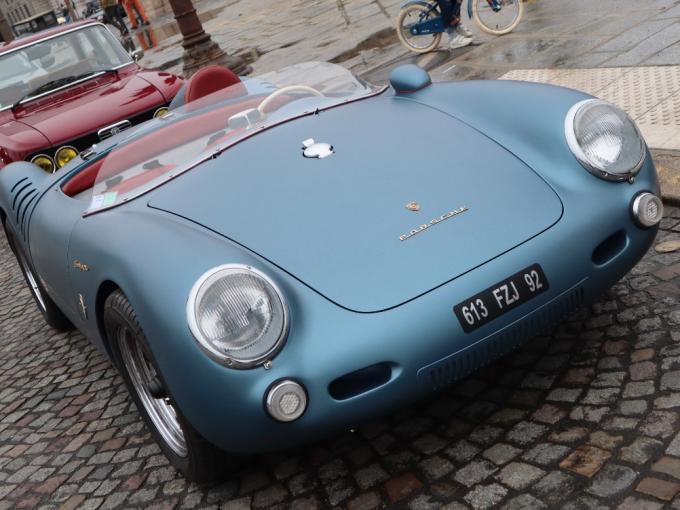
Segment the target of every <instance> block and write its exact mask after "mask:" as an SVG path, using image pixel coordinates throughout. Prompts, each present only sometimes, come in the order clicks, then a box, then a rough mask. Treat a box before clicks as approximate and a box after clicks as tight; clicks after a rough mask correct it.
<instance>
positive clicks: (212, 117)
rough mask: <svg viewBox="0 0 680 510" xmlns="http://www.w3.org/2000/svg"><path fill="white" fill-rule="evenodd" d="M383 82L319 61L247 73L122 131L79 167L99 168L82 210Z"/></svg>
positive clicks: (129, 194) (116, 200) (157, 182)
mask: <svg viewBox="0 0 680 510" xmlns="http://www.w3.org/2000/svg"><path fill="white" fill-rule="evenodd" d="M385 88H386V87H375V86H373V85H369V84H367V83H365V82H363V81H361V80H359V79H357V78H356V77H355V76H354V75H353V74H352V73H351V72H350V71H348V70H347V69H345V68H343V67H341V66H338V65H335V64H328V63H319V62H309V63H305V64H298V65H295V66H291V67H287V68H284V69H282V70H280V71H277V72H273V73H268V74H265V75H261V76H259V77H256V78H249V79H244V80H243V81H242V82H239V83H236V84H234V85H232V86H230V87H227V88H224V89H221V90H218V91H216V92H214V93H212V94H209V95H206V96H204V97H201V98H200V99H197V100H195V101H191V102H189V103H186V104H185V105H183V106H181V107H180V108H177V109H173V110H172V111H171V112H170V113H168V114H167V115H165V116H164V117H161V118H157V119H153V120H151V121H149V123H147V124H146V125H145V126H144V128H143V129H141V130H140V132H138V133H132V134H129V135H126V134H125V133H124V134H121V135H119V137H120V141H119V142H117V143H116V144H115V146H114V147H113V148H111V149H110V150H109V151H108V152H107V153H105V154H103V155H101V156H100V157H98V158H95V159H93V161H92V163H91V164H88V166H87V167H86V168H85V169H84V170H82V172H79V173H78V174H76V175H80V173H83V172H88V173H95V172H96V177H95V178H94V181H93V182H94V185H93V186H92V188H91V189H88V190H85V191H83V192H81V193H80V195H79V196H77V197H75V198H81V199H84V200H90V205H89V207H88V209H87V211H86V212H85V213H84V215H89V214H93V213H95V212H99V211H101V210H105V209H110V208H111V207H115V206H117V205H120V204H121V203H124V202H127V201H129V200H131V199H133V198H136V197H138V196H140V195H143V194H145V193H147V192H148V191H150V190H152V189H154V188H157V187H158V186H161V185H162V184H164V183H165V182H167V181H169V180H170V179H173V178H175V177H177V176H178V175H180V174H182V173H184V172H186V171H188V170H190V169H192V168H195V167H196V166H197V165H199V164H200V163H202V162H204V161H207V160H208V159H211V158H216V157H218V156H219V155H220V154H221V153H222V152H223V151H225V150H227V149H228V148H229V147H231V146H232V145H234V144H236V143H238V142H240V141H242V140H244V139H246V138H249V137H251V136H254V135H256V134H257V133H260V132H262V131H263V130H266V129H269V128H272V127H274V126H276V125H278V124H281V123H283V122H287V121H289V120H292V119H295V118H298V117H302V116H305V115H313V114H316V113H318V112H321V111H323V110H326V109H329V108H333V107H335V106H338V105H341V104H344V103H348V102H351V101H356V100H360V99H363V98H366V97H370V96H373V95H376V94H379V93H380V92H382V91H383V90H385ZM126 136H127V137H126ZM303 142H304V140H300V146H301V148H302V143H303ZM90 177H91V176H90ZM81 180H85V179H82V178H81Z"/></svg>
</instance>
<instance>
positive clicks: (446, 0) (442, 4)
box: [437, 0, 457, 27]
mask: <svg viewBox="0 0 680 510" xmlns="http://www.w3.org/2000/svg"><path fill="white" fill-rule="evenodd" d="M453 1H454V2H456V1H457V0H453ZM437 5H438V6H439V11H440V12H441V13H442V21H444V26H445V27H448V26H449V25H451V19H452V18H453V6H452V5H451V0H437Z"/></svg>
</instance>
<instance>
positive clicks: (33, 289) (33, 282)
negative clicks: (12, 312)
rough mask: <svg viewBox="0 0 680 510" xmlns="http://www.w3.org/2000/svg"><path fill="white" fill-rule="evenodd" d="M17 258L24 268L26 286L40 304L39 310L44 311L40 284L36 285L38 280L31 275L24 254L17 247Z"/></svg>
mask: <svg viewBox="0 0 680 510" xmlns="http://www.w3.org/2000/svg"><path fill="white" fill-rule="evenodd" d="M17 258H18V259H19V264H20V265H21V269H23V270H24V274H25V275H26V281H27V282H28V288H29V289H31V292H32V293H33V296H35V300H36V301H37V302H38V306H40V309H41V311H43V312H46V311H47V307H46V306H45V300H44V299H43V295H42V292H41V290H40V286H39V285H38V280H36V279H35V276H34V275H33V271H31V266H30V265H29V263H28V261H27V260H26V258H25V257H24V254H23V253H22V252H21V250H19V249H18V250H17Z"/></svg>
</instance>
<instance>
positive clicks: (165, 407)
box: [117, 327, 187, 457]
mask: <svg viewBox="0 0 680 510" xmlns="http://www.w3.org/2000/svg"><path fill="white" fill-rule="evenodd" d="M117 340H118V348H119V349H120V353H121V357H122V358H123V363H125V368H126V369H127V372H128V376H129V378H130V382H131V383H132V386H133V387H134V389H135V391H136V392H137V395H138V396H139V400H140V401H141V403H142V405H143V406H144V410H145V411H146V413H147V414H148V415H149V418H150V419H151V421H152V422H153V425H154V427H155V428H156V430H157V431H158V433H159V434H160V436H161V437H162V438H163V441H165V443H166V444H167V445H168V447H169V448H170V449H171V450H172V451H173V452H174V453H175V454H177V455H178V456H179V457H186V455H187V442H186V438H185V437H184V432H183V431H182V427H181V425H180V423H179V419H178V417H177V412H176V411H175V408H174V407H173V405H172V402H171V400H170V399H169V398H168V397H162V398H155V397H153V395H152V394H151V390H150V386H151V384H152V383H153V382H154V381H157V380H158V374H157V372H156V369H155V368H154V366H153V364H152V363H151V362H150V361H149V358H148V356H147V355H146V354H145V352H144V349H143V348H142V345H141V343H140V342H139V341H137V339H136V338H135V335H134V334H133V333H132V332H131V331H130V330H129V329H128V328H127V327H120V329H119V330H118V339H117Z"/></svg>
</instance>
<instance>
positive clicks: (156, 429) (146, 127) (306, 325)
mask: <svg viewBox="0 0 680 510" xmlns="http://www.w3.org/2000/svg"><path fill="white" fill-rule="evenodd" d="M658 196H659V186H658V182H657V177H656V172H655V169H654V166H653V164H652V161H651V159H650V156H649V153H648V151H647V148H646V145H645V143H644V141H643V139H642V137H641V136H640V133H639V131H638V129H637V128H636V126H635V125H634V123H633V122H632V121H631V120H630V119H629V117H628V116H627V115H626V114H625V113H624V112H622V111H621V110H619V109H618V108H616V107H615V106H613V105H611V104H608V103H606V102H604V101H600V100H598V99H595V98H592V97H590V96H587V95H586V94H584V93H581V92H577V91H574V90H568V89H564V88H558V87H551V86H547V85H538V84H530V83H521V82H495V81H493V82H492V81H490V82H457V83H454V82H450V83H439V84H432V83H431V81H430V78H429V76H428V74H427V73H426V72H425V71H422V70H421V69H419V68H417V67H415V66H405V67H400V68H397V69H395V70H394V71H393V73H392V75H391V78H390V84H389V85H388V86H384V87H375V86H372V85H368V84H366V83H364V82H362V81H361V80H359V79H357V78H355V77H354V76H352V75H351V74H350V73H349V72H348V71H346V70H344V69H343V68H341V67H338V66H335V65H331V64H319V63H308V64H301V65H298V66H293V67H291V68H287V69H284V70H282V71H280V72H275V73H270V74H268V75H263V76H261V77H259V78H251V79H243V80H242V79H239V78H238V77H236V76H235V75H233V74H232V73H231V72H229V71H228V70H225V69H221V68H215V67H211V68H207V69H205V70H203V71H201V72H199V73H197V74H196V75H195V76H194V77H192V79H191V80H189V81H188V82H187V83H186V84H185V88H184V90H183V91H182V92H181V93H180V94H179V95H178V97H177V98H176V100H175V101H174V104H173V105H171V108H170V110H169V111H168V112H167V113H166V114H165V115H163V116H161V117H159V118H156V119H154V120H152V121H149V122H147V123H144V124H141V125H139V126H136V127H134V128H131V129H129V130H127V131H123V132H121V133H119V134H117V135H116V136H113V137H111V138H109V139H106V140H103V141H101V142H100V143H97V144H96V145H94V146H92V148H91V149H89V150H87V151H84V152H83V153H81V154H80V156H79V157H77V158H76V159H74V160H73V161H71V162H70V163H69V164H68V165H67V166H65V167H64V168H63V169H61V170H60V171H59V172H57V173H55V174H51V175H50V174H47V173H45V172H43V170H41V169H40V168H39V167H37V166H34V165H32V164H30V163H25V162H19V163H12V164H10V165H8V166H7V167H5V168H4V169H3V170H2V171H1V172H0V215H1V216H2V221H3V224H4V227H5V231H6V233H7V237H8V239H9V242H10V245H11V247H12V249H13V250H14V253H15V254H16V256H17V259H18V261H19V263H20V266H21V268H22V271H23V273H24V276H25V277H26V282H27V284H28V285H29V287H30V289H31V291H32V293H33V296H34V297H35V301H36V302H37V305H38V307H39V308H40V311H41V312H42V314H43V315H44V317H45V319H46V320H47V322H48V323H49V324H50V325H51V326H53V327H55V328H69V327H73V326H75V327H77V328H78V329H79V330H81V331H82V332H83V333H84V334H85V335H86V336H87V337H88V338H90V339H91V341H92V342H93V343H95V344H96V345H97V346H98V347H99V348H100V349H101V350H102V351H103V352H105V353H107V354H108V355H109V356H110V357H111V359H112V361H113V363H114V364H115V365H116V366H117V367H118V369H119V370H120V372H121V373H122V375H123V378H124V380H125V382H126V384H127V386H128V388H129V390H130V393H131V395H132V398H133V399H134V400H135V402H136V404H137V406H138V408H139V410H140V412H141V414H142V415H143V417H144V419H145V421H146V423H147V425H148V426H149V428H150V430H151V431H152V433H153V435H154V437H155V438H156V440H157V441H158V443H159V444H160V446H161V448H162V449H163V451H164V452H165V454H166V455H167V456H168V457H169V458H170V460H171V461H172V463H173V464H174V465H175V466H176V467H177V468H178V469H180V470H181V471H182V472H183V473H184V474H185V475H186V476H187V477H188V478H191V479H194V480H205V479H209V478H212V477H215V476H220V474H222V473H225V472H226V471H225V470H224V469H225V468H228V467H230V466H233V465H234V464H235V462H236V459H238V458H240V457H241V456H242V455H244V454H250V453H256V452H262V451H267V450H273V449H279V448H284V447H288V446H291V445H294V444H297V443H301V442H304V441H309V440H311V439H313V438H316V437H319V436H322V435H327V434H330V433H332V432H333V431H334V430H338V429H342V428H349V427H352V426H354V425H355V424H357V423H359V422H361V421H363V420H366V419H369V418H371V417H373V416H375V415H376V414H379V413H384V412H386V411H387V410H389V409H392V408H394V407H396V406H399V405H403V404H404V403H405V402H408V401H411V400H413V399H417V398H419V397H422V396H423V395H426V394H427V393H428V392H432V391H435V390H437V389H438V388H441V387H443V386H445V385H447V384H450V383H452V382H453V381H455V380H456V379H458V378H460V377H462V376H464V375H466V374H467V373H469V372H470V371H471V370H475V369H476V368H477V367H479V366H481V365H483V364H485V363H487V362H489V361H491V360H492V359H493V358H496V357H498V356H500V355H502V354H504V353H506V352H508V351H510V350H511V349H513V348H515V347H516V346H517V345H519V344H520V343H521V342H523V341H524V340H525V339H527V338H529V337H531V336H532V335H534V334H536V333H538V332H541V331H542V330H544V329H546V328H549V327H550V326H552V325H554V324H555V323H557V322H558V321H559V320H560V319H561V318H562V317H565V316H566V315H568V314H570V313H571V312H573V311H574V310H575V309H576V308H577V307H579V306H581V305H582V304H584V303H587V302H589V301H591V300H593V299H594V298H595V297H597V295H598V294H599V293H601V292H602V291H603V290H605V289H606V288H607V287H609V286H610V285H612V284H613V283H614V282H616V281H617V280H618V279H619V278H621V276H622V275H624V274H625V273H626V272H627V271H629V270H630V269H631V268H632V267H633V265H634V264H635V263H636V262H637V261H638V260H639V259H640V258H641V257H642V255H643V254H644V253H645V251H646V250H647V249H648V248H649V246H650V245H651V243H652V241H653V239H654V236H655V234H656V231H657V226H658V223H659V221H660V220H661V217H662V210H663V207H662V204H661V201H660V200H659V198H658Z"/></svg>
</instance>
